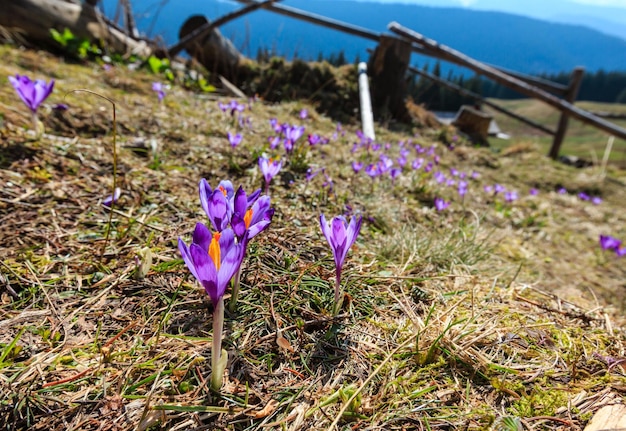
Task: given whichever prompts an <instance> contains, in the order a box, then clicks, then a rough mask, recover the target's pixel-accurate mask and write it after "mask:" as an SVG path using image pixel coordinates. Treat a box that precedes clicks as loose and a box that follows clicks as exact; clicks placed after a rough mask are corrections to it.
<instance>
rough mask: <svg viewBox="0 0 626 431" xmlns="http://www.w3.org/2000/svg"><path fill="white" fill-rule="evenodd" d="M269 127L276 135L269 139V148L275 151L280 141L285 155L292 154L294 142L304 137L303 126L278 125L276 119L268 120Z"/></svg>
mask: <svg viewBox="0 0 626 431" xmlns="http://www.w3.org/2000/svg"><path fill="white" fill-rule="evenodd" d="M270 126H271V127H272V129H273V130H274V133H276V136H271V137H270V138H269V142H270V148H271V149H276V147H277V146H278V144H279V143H280V142H281V139H282V143H283V147H284V148H285V151H286V152H287V154H290V153H292V152H293V150H294V148H295V146H296V142H297V141H298V139H300V138H301V137H302V135H304V130H305V128H304V126H296V125H292V124H287V123H283V124H279V123H278V120H277V119H276V118H272V119H270Z"/></svg>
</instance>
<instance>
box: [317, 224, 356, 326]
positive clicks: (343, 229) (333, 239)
mask: <svg viewBox="0 0 626 431" xmlns="http://www.w3.org/2000/svg"><path fill="white" fill-rule="evenodd" d="M362 221H363V217H359V218H358V219H357V218H356V216H352V218H351V219H350V222H348V220H347V219H346V218H345V217H344V216H337V217H335V218H333V219H332V220H331V221H330V224H329V223H328V222H327V221H326V217H324V214H321V215H320V227H321V228H322V233H323V234H324V237H326V241H328V244H329V245H330V249H331V251H332V253H333V258H334V259H335V309H334V312H335V314H336V313H337V312H338V311H339V309H340V308H341V298H340V286H341V271H342V269H343V264H344V262H345V260H346V256H347V255H348V250H349V249H350V247H352V244H354V241H355V240H356V237H357V236H358V235H359V232H360V231H361V222H362Z"/></svg>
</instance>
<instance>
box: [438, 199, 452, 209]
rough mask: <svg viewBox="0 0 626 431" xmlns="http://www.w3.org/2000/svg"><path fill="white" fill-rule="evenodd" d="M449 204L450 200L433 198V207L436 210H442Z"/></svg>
mask: <svg viewBox="0 0 626 431" xmlns="http://www.w3.org/2000/svg"><path fill="white" fill-rule="evenodd" d="M449 206H450V202H446V201H444V200H443V199H442V198H439V197H437V198H435V209H436V210H437V211H443V210H445V209H446V208H448V207H449Z"/></svg>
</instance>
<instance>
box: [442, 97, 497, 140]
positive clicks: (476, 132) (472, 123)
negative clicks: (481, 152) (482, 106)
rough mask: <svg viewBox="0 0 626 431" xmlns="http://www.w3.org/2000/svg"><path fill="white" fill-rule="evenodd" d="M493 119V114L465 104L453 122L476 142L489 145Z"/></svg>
mask: <svg viewBox="0 0 626 431" xmlns="http://www.w3.org/2000/svg"><path fill="white" fill-rule="evenodd" d="M491 120H493V116H491V115H490V114H488V113H486V112H483V111H480V110H479V109H476V108H474V107H471V106H468V105H463V106H461V109H459V112H458V113H457V114H456V117H455V118H454V120H453V121H452V124H453V125H454V126H456V127H457V128H458V129H459V130H460V131H461V132H463V133H465V134H466V135H468V136H469V137H470V139H471V140H472V141H474V142H475V143H476V144H479V145H481V146H485V147H488V146H489V141H488V140H487V138H488V137H489V125H490V124H491Z"/></svg>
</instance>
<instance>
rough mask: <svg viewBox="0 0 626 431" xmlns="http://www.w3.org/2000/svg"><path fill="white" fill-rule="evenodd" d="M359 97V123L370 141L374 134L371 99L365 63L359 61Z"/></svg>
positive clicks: (373, 138)
mask: <svg viewBox="0 0 626 431" xmlns="http://www.w3.org/2000/svg"><path fill="white" fill-rule="evenodd" d="M358 70H359V99H360V102H361V123H363V135H364V136H365V137H366V138H369V139H371V140H372V141H373V140H375V139H376V137H375V136H374V114H372V100H371V99H370V86H369V82H368V80H367V64H366V63H364V62H361V63H359V66H358Z"/></svg>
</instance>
